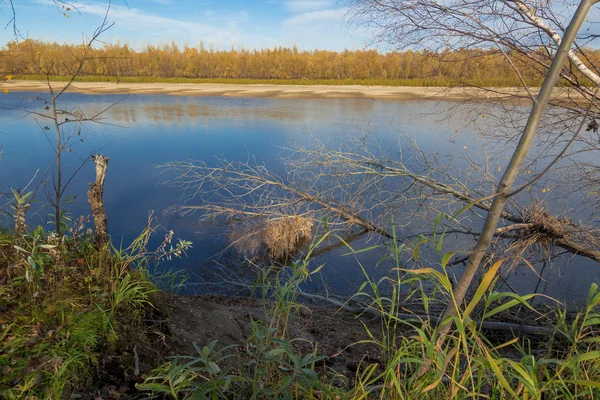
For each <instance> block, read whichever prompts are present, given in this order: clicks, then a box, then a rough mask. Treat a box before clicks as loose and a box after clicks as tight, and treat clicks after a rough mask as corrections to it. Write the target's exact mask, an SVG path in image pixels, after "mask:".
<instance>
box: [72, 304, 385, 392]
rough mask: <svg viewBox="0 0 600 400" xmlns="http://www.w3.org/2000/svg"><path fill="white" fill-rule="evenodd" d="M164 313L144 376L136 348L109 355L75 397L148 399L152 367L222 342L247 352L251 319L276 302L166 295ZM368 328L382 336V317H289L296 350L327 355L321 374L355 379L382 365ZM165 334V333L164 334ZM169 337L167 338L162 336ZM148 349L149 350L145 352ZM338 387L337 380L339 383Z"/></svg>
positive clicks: (331, 313) (143, 356) (313, 313)
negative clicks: (135, 364) (143, 386)
mask: <svg viewBox="0 0 600 400" xmlns="http://www.w3.org/2000/svg"><path fill="white" fill-rule="evenodd" d="M163 296H164V297H163V298H162V301H161V304H160V306H159V308H160V311H159V312H158V313H157V315H155V316H154V317H153V319H155V320H156V321H158V322H159V324H157V323H156V321H153V323H152V325H153V327H154V329H153V330H157V329H158V331H160V332H158V331H157V332H155V333H157V334H158V337H159V340H157V341H156V347H155V348H154V349H150V348H145V347H144V346H139V348H138V349H137V352H136V356H135V357H136V358H138V361H139V370H140V371H139V373H138V374H137V375H134V374H133V371H132V369H131V367H125V365H132V360H131V358H132V357H134V352H133V351H132V350H130V351H125V352H123V353H121V354H119V355H118V356H110V357H109V356H107V357H106V359H105V360H104V362H103V363H102V364H103V365H102V366H101V368H100V373H99V376H98V378H99V379H98V380H97V381H96V383H95V385H94V388H93V389H91V390H90V391H89V392H79V393H74V394H73V395H72V398H73V399H95V400H98V399H117V400H127V399H141V398H147V396H146V395H145V393H141V392H139V391H138V390H137V389H136V388H135V384H136V383H138V382H141V381H142V380H143V378H144V376H146V375H147V374H148V373H149V372H150V371H151V370H152V369H153V368H155V367H157V366H158V365H160V364H161V363H162V362H164V361H166V360H167V359H168V357H171V356H194V355H197V351H196V348H195V346H194V344H195V345H196V346H199V347H203V346H206V345H208V344H209V343H211V342H213V341H215V340H216V341H217V345H216V347H217V348H221V349H222V348H224V347H227V346H231V347H230V348H229V349H228V351H237V352H238V353H240V354H243V353H244V351H245V350H244V349H245V347H244V346H245V341H246V339H247V338H249V337H250V336H251V334H252V324H251V321H252V320H255V321H265V320H266V318H268V310H270V307H271V304H270V303H268V302H263V301H260V300H256V299H251V298H243V297H227V296H220V295H201V296H174V295H163ZM365 327H366V328H368V329H369V330H370V331H371V332H372V333H373V334H374V335H375V337H376V338H377V336H378V333H379V332H380V331H381V326H380V321H379V319H378V318H374V317H372V316H367V315H362V316H361V315H358V314H355V313H351V312H348V311H344V310H340V309H338V308H337V307H335V306H329V305H317V304H311V305H302V306H300V307H299V308H298V309H297V310H296V311H294V312H292V313H291V314H290V320H289V321H288V325H287V333H288V334H287V338H286V339H288V340H289V341H291V342H292V343H293V345H294V347H295V350H296V351H297V352H300V353H302V354H308V353H310V352H312V351H313V350H314V349H313V347H312V344H317V345H318V354H319V355H324V356H327V359H325V360H324V361H323V362H322V363H320V364H319V365H318V366H317V368H316V370H317V372H323V373H328V374H331V373H333V374H335V375H336V376H339V378H340V379H341V380H352V379H353V378H355V377H356V373H357V371H358V370H359V369H360V368H361V365H362V366H366V365H368V364H372V363H380V364H381V353H380V351H379V349H378V347H377V346H376V345H374V344H373V343H365V342H367V341H369V340H371V339H372V338H370V337H369V335H368V333H367V330H366V329H365ZM161 332H162V333H161ZM163 335H164V336H163ZM143 347H144V348H143ZM334 383H335V382H334Z"/></svg>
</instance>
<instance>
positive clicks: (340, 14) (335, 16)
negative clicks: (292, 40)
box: [283, 8, 347, 25]
mask: <svg viewBox="0 0 600 400" xmlns="http://www.w3.org/2000/svg"><path fill="white" fill-rule="evenodd" d="M346 13H347V9H345V8H337V9H327V10H319V11H309V12H305V13H301V14H298V15H294V16H293V17H291V18H288V19H286V20H285V21H283V24H284V25H307V24H315V23H324V22H330V23H337V24H338V25H342V24H343V23H344V16H345V15H346Z"/></svg>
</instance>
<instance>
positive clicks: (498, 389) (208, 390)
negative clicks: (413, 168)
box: [139, 238, 600, 400]
mask: <svg viewBox="0 0 600 400" xmlns="http://www.w3.org/2000/svg"><path fill="white" fill-rule="evenodd" d="M439 240H440V241H442V240H443V238H440V239H439ZM436 241H437V238H436V239H434V240H431V241H430V240H428V239H424V238H421V239H420V240H418V241H416V242H414V243H406V244H404V245H398V244H397V243H394V242H392V243H390V244H389V246H388V247H387V249H388V254H389V255H388V257H389V258H391V260H392V261H393V263H394V264H395V265H396V268H395V269H394V273H393V274H391V275H390V276H388V277H385V278H382V279H380V280H378V281H372V280H370V279H369V278H368V277H366V281H365V283H364V284H363V285H362V286H361V288H360V290H359V292H358V293H357V294H356V296H355V299H354V300H360V299H362V303H363V304H365V305H368V306H369V308H370V309H371V310H376V311H377V312H378V313H379V315H380V317H381V318H380V322H381V331H380V332H378V333H377V332H371V331H369V332H368V333H369V336H370V338H371V339H370V340H369V342H371V343H372V344H374V345H375V346H377V348H379V351H380V355H381V357H380V360H381V361H380V362H372V361H367V360H368V358H367V355H365V362H364V363H363V365H361V366H360V367H359V369H358V371H357V372H356V376H355V379H354V380H352V381H343V380H342V381H340V380H339V379H338V380H337V381H336V378H337V376H336V374H335V373H334V372H329V373H327V372H326V373H320V374H317V372H316V369H315V363H317V362H319V361H321V360H323V359H324V358H323V357H322V356H320V355H319V353H318V351H317V350H318V346H319V344H318V343H312V348H313V349H314V350H313V351H312V352H308V353H304V354H299V353H297V352H295V351H294V349H293V346H292V345H291V343H293V342H294V341H295V340H305V339H303V338H295V337H293V336H292V335H291V333H290V332H289V331H288V330H287V323H288V321H289V318H290V317H293V313H294V309H295V308H296V307H298V306H299V305H298V304H297V303H296V299H295V295H294V293H295V292H296V291H297V290H298V288H299V285H300V284H301V283H302V282H303V281H304V280H305V279H308V278H309V277H310V276H311V275H313V274H314V272H315V271H314V270H313V271H312V272H309V263H308V261H309V258H307V259H305V260H302V261H300V262H296V263H294V264H292V266H291V267H290V268H284V269H281V268H279V269H270V268H269V269H267V270H265V273H266V275H265V276H263V277H262V279H261V282H260V285H259V286H260V287H261V288H262V289H264V290H262V291H261V293H263V296H264V295H265V293H267V295H266V297H268V298H269V299H271V300H272V301H271V302H270V303H269V304H272V306H271V308H270V311H269V312H268V314H267V317H266V321H264V322H253V323H252V335H251V336H250V337H249V338H248V339H247V341H246V344H245V347H243V349H244V352H243V353H242V354H241V355H236V356H227V357H225V356H223V353H220V352H216V351H215V343H211V344H210V345H209V346H207V347H204V348H202V349H200V348H198V349H197V351H198V354H197V355H195V356H190V357H182V358H176V359H173V360H171V361H170V362H168V363H166V364H163V365H162V366H160V367H159V368H157V369H156V370H155V371H153V372H152V373H151V374H150V375H149V376H148V378H147V379H146V382H145V383H144V384H142V385H139V388H140V389H142V390H146V391H148V392H151V393H153V394H155V395H156V394H159V393H160V394H163V395H166V396H167V398H173V399H193V398H211V399H212V398H214V399H217V398H227V399H280V398H285V399H348V400H358V399H391V400H396V399H397V400H401V399H407V400H411V399H432V400H434V399H450V398H452V399H513V398H522V399H555V398H556V399H558V398H560V399H593V398H598V396H600V384H599V383H598V382H600V349H599V346H598V343H599V341H598V338H597V335H596V332H597V330H598V327H599V325H600V290H599V288H598V285H596V284H593V285H592V286H591V288H590V290H589V295H588V299H587V304H586V305H585V306H584V307H583V308H582V309H581V310H580V311H579V312H578V313H577V314H576V316H575V317H573V318H567V317H566V312H565V311H564V309H562V308H557V309H554V311H551V310H550V309H547V310H545V320H546V321H552V323H553V328H554V333H553V334H552V335H550V336H547V337H546V336H544V337H541V338H534V337H527V336H521V335H519V334H515V333H510V332H504V333H500V332H495V333H493V332H492V334H490V332H488V331H484V330H482V329H481V328H480V325H479V324H477V323H476V321H479V322H482V321H485V320H489V319H490V318H491V317H492V316H495V317H496V318H498V316H499V315H503V313H507V312H511V311H513V312H514V311H516V310H519V311H520V312H522V311H523V310H529V311H530V312H531V313H533V314H535V318H541V317H542V314H541V313H537V311H536V310H534V309H533V308H532V307H531V305H530V303H529V301H530V300H531V299H532V298H533V295H527V296H518V295H516V294H514V293H502V292H499V291H498V290H497V289H496V284H497V280H498V274H499V269H500V267H501V265H502V261H499V262H497V263H495V264H494V265H493V266H490V267H489V269H488V271H487V272H486V273H485V274H484V276H483V277H482V278H481V281H480V282H479V284H478V286H477V287H475V288H473V289H474V295H473V297H472V298H471V299H470V301H469V303H467V304H465V305H461V307H460V312H459V314H458V316H457V317H455V318H453V328H452V329H451V331H450V333H449V335H448V336H447V338H446V340H445V341H444V342H442V343H438V329H439V326H438V324H436V323H432V322H431V321H429V320H428V319H427V318H426V319H421V318H419V317H416V316H415V317H412V318H407V317H406V316H405V313H406V311H404V310H401V309H400V308H399V307H397V305H398V304H401V303H403V302H408V301H412V302H414V301H420V302H421V303H422V304H423V305H424V308H425V310H426V311H427V310H428V306H427V305H428V304H429V305H431V304H433V302H436V301H440V299H444V300H445V301H449V302H452V301H454V293H453V289H452V284H451V283H450V274H449V272H448V270H447V269H446V265H444V264H445V262H447V260H449V258H450V257H444V255H442V254H440V256H441V257H440V259H441V260H446V261H442V262H441V265H440V268H437V269H432V268H422V267H420V266H419V260H418V259H417V256H416V254H418V248H419V247H422V246H426V245H432V246H434V247H436V248H439V247H438V246H437V245H438V244H439V243H432V242H436ZM375 247H380V248H382V249H383V248H384V247H385V245H381V246H375ZM348 249H349V250H350V252H351V253H358V252H362V251H361V250H355V249H352V248H351V247H350V246H348ZM407 257H408V259H412V260H413V263H414V266H413V267H414V268H413V269H405V268H406V267H407V266H406V260H407ZM432 286H433V288H434V289H433V291H425V290H423V288H424V287H432ZM430 315H432V316H435V314H430ZM529 315H530V316H531V314H529ZM369 318H372V316H369ZM532 319H533V318H532ZM357 323H360V322H359V321H357ZM365 329H368V328H367V325H365ZM370 357H373V354H370ZM426 360H429V362H430V367H429V368H428V369H426V370H424V371H423V372H424V373H420V370H421V368H422V367H423V365H424V363H425V362H426ZM325 362H326V360H325Z"/></svg>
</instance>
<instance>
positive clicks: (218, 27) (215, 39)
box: [39, 0, 277, 49]
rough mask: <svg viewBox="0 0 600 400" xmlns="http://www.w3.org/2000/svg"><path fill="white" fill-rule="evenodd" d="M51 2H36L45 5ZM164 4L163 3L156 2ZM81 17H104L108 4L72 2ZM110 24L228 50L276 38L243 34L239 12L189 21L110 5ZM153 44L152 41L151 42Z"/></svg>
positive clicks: (242, 16) (243, 16)
mask: <svg viewBox="0 0 600 400" xmlns="http://www.w3.org/2000/svg"><path fill="white" fill-rule="evenodd" d="M49 1H50V2H51V0H46V1H44V0H39V2H40V3H43V4H48V3H49ZM158 1H165V0H158ZM71 4H72V6H73V8H75V9H77V10H78V11H79V12H80V13H81V14H84V15H85V14H88V15H93V16H100V17H104V15H105V14H106V10H107V4H102V3H71ZM108 19H109V21H110V22H116V26H115V28H116V30H125V31H128V32H135V33H136V34H139V33H140V32H143V33H144V35H151V36H152V37H153V38H157V39H158V40H161V41H165V40H169V39H171V38H174V39H175V40H177V41H192V42H194V43H195V42H199V41H200V40H202V41H204V42H205V43H207V44H212V45H214V46H215V47H217V48H222V49H227V48H229V47H230V46H232V45H233V46H240V45H243V46H245V47H271V46H274V45H275V44H276V43H277V42H276V40H275V39H272V38H269V37H264V36H260V35H253V34H248V33H246V32H244V31H243V30H242V29H241V28H239V26H238V25H239V24H240V23H242V22H244V21H246V20H248V14H247V13H245V12H243V11H239V12H234V13H231V14H228V15H216V14H215V13H214V12H207V13H205V18H204V19H205V20H204V21H199V22H196V21H194V22H191V21H186V20H181V19H175V18H169V17H163V16H160V15H156V14H152V13H149V12H147V11H143V10H140V9H137V8H128V7H124V6H116V5H112V6H111V8H110V12H109V14H108ZM152 41H153V40H152Z"/></svg>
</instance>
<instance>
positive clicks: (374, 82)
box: [13, 75, 539, 87]
mask: <svg viewBox="0 0 600 400" xmlns="http://www.w3.org/2000/svg"><path fill="white" fill-rule="evenodd" d="M13 78H14V79H22V80H42V81H45V80H46V79H47V78H46V77H45V76H42V75H17V76H14V77H13ZM69 79H70V77H68V76H50V80H51V81H68V80H69ZM76 81H77V82H115V81H116V79H115V77H114V76H78V77H77V78H76ZM119 81H120V82H123V83H216V84H236V85H252V84H263V85H306V86H313V85H328V86H341V85H351V86H353V85H361V86H391V87H402V86H406V87H448V86H482V87H483V86H485V87H513V86H519V85H520V84H519V82H516V81H512V80H510V81H507V80H490V79H488V80H486V81H477V80H470V81H466V82H462V83H459V82H456V81H453V80H450V79H447V78H442V77H440V78H430V79H241V78H161V77H148V76H137V77H129V76H120V77H119ZM529 83H530V84H531V85H532V86H536V84H537V85H538V86H539V82H529Z"/></svg>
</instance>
